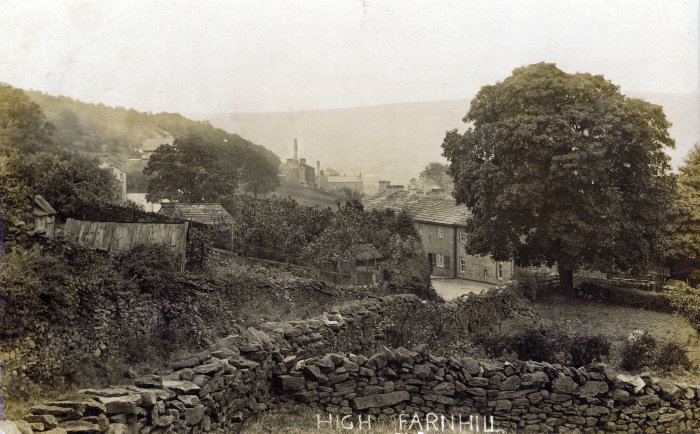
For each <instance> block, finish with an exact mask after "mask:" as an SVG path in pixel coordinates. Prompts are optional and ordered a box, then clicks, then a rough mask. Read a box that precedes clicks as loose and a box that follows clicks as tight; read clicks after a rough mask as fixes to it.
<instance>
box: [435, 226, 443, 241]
mask: <svg viewBox="0 0 700 434" xmlns="http://www.w3.org/2000/svg"><path fill="white" fill-rule="evenodd" d="M436 235H437V237H438V238H445V228H443V227H442V226H437V227H436Z"/></svg>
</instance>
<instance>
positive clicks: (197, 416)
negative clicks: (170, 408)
mask: <svg viewBox="0 0 700 434" xmlns="http://www.w3.org/2000/svg"><path fill="white" fill-rule="evenodd" d="M203 417H204V406H203V405H201V404H200V405H197V406H196V407H194V408H188V409H187V410H185V423H186V424H187V426H192V425H197V424H198V423H199V422H201V421H202V418H203Z"/></svg>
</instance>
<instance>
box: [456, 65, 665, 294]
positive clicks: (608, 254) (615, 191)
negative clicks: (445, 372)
mask: <svg viewBox="0 0 700 434" xmlns="http://www.w3.org/2000/svg"><path fill="white" fill-rule="evenodd" d="M464 121H465V122H469V123H470V124H471V125H470V126H469V128H468V129H467V131H466V132H465V133H463V134H460V133H458V132H457V130H454V131H450V132H448V133H447V135H446V137H445V140H444V143H443V145H442V147H443V153H444V155H445V157H447V159H448V160H449V162H450V174H451V175H452V176H453V177H454V179H455V193H454V196H455V198H456V199H457V201H458V202H459V203H462V204H465V205H466V206H467V207H468V208H469V209H470V210H471V212H472V218H471V219H470V220H469V221H468V222H467V225H468V231H467V234H468V241H469V242H468V243H467V251H468V252H469V253H473V254H490V255H492V256H493V257H494V258H495V259H497V260H507V259H509V258H514V259H515V260H516V261H517V262H518V263H521V264H527V263H540V262H543V261H546V262H548V263H554V262H556V263H557V265H558V268H559V271H560V273H559V274H560V279H561V284H562V287H563V288H564V289H565V290H571V289H572V287H573V285H572V277H573V271H574V270H575V269H576V268H577V267H578V266H581V265H590V266H594V267H596V268H598V269H601V270H605V271H607V270H612V269H617V270H631V271H633V272H634V271H642V270H643V269H644V268H645V266H647V265H649V264H652V263H654V262H655V261H658V260H659V255H660V254H661V253H662V250H663V248H664V246H663V244H662V239H663V235H664V228H665V227H667V223H668V219H669V214H670V213H669V210H670V208H671V206H670V205H671V202H672V201H673V192H674V180H673V177H672V176H671V175H670V173H669V172H670V167H669V157H668V156H667V155H666V154H665V152H664V148H666V147H673V146H674V142H673V140H672V139H671V137H670V136H669V133H668V127H669V126H670V124H669V122H668V121H667V120H666V117H665V115H664V113H663V110H662V108H661V107H659V106H657V105H653V104H650V103H648V102H645V101H642V100H639V99H633V98H627V97H625V96H624V95H622V94H621V93H620V90H619V88H618V86H616V85H614V84H613V83H611V82H609V81H607V80H605V79H604V78H603V77H602V76H600V75H590V74H583V73H577V74H568V73H565V72H562V71H561V70H559V69H558V68H557V67H556V66H555V65H553V64H546V63H539V64H535V65H530V66H526V67H521V68H518V69H516V70H514V71H513V74H512V75H511V76H510V77H508V78H506V79H505V80H504V81H502V82H499V83H497V84H495V85H489V86H484V87H483V88H482V89H481V90H480V91H479V93H478V94H477V96H476V98H475V99H474V100H473V101H472V104H471V107H470V110H469V112H468V113H467V115H466V117H465V118H464Z"/></svg>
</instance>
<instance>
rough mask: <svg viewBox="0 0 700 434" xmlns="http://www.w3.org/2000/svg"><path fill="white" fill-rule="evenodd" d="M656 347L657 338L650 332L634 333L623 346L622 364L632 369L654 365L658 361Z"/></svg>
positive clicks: (625, 367)
mask: <svg viewBox="0 0 700 434" xmlns="http://www.w3.org/2000/svg"><path fill="white" fill-rule="evenodd" d="M656 348H657V343H656V339H654V338H653V337H652V336H651V335H649V334H648V333H646V332H644V333H633V334H632V335H631V336H630V337H629V338H628V339H627V342H626V343H625V346H624V347H623V348H622V353H621V355H622V359H621V361H620V366H622V367H623V368H624V369H627V370H630V371H632V370H637V369H640V368H642V367H644V366H652V365H654V362H655V361H656Z"/></svg>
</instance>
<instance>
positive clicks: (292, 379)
mask: <svg viewBox="0 0 700 434" xmlns="http://www.w3.org/2000/svg"><path fill="white" fill-rule="evenodd" d="M277 378H278V379H279V381H280V385H281V386H282V390H301V389H303V388H304V385H305V384H306V380H305V379H304V377H301V376H292V375H280V376H279V377H277Z"/></svg>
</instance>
